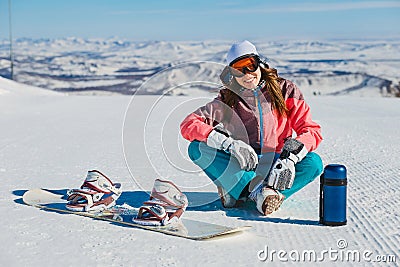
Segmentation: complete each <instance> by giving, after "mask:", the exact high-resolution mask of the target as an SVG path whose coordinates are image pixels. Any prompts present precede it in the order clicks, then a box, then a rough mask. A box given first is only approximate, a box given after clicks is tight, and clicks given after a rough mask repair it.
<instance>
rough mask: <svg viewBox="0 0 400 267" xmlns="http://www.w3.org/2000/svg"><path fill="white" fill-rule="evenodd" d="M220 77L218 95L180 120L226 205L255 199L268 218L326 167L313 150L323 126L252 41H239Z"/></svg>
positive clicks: (193, 155) (194, 155) (191, 148)
mask: <svg viewBox="0 0 400 267" xmlns="http://www.w3.org/2000/svg"><path fill="white" fill-rule="evenodd" d="M220 78H221V80H222V83H223V87H222V88H221V90H220V92H219V95H218V96H217V97H216V98H215V99H214V100H213V101H211V102H209V103H207V104H206V105H205V106H203V107H200V108H198V109H197V110H196V111H194V112H193V113H191V114H189V115H188V116H187V117H186V118H185V119H184V121H183V122H182V123H181V133H182V136H183V137H184V138H186V139H187V140H189V141H191V143H190V145H189V151H188V153H189V157H190V159H191V160H192V161H193V162H194V163H195V164H197V165H198V166H200V168H202V169H203V170H204V172H205V173H206V174H207V175H208V177H209V178H210V179H212V181H213V182H214V183H215V184H216V185H217V188H218V193H219V195H220V198H221V201H222V204H223V206H224V207H225V208H231V207H234V206H235V205H236V202H237V200H239V199H241V198H246V199H247V198H250V199H251V200H253V201H255V202H256V204H257V209H258V210H259V211H260V212H261V213H262V214H264V215H268V214H270V213H272V212H273V211H275V210H277V209H278V208H279V207H280V205H281V204H282V202H283V200H284V199H287V198H288V197H289V196H291V195H292V194H293V193H295V192H297V191H299V190H300V189H301V188H303V187H304V186H306V185H307V184H308V183H310V182H311V181H313V180H314V179H315V178H316V177H317V176H318V175H319V174H320V173H321V172H322V169H323V165H322V161H321V158H320V157H319V156H318V155H317V154H316V153H313V152H312V151H314V150H315V149H316V148H317V147H318V145H319V144H320V142H321V141H322V136H321V128H320V126H319V125H318V124H317V123H315V122H314V121H312V119H311V113H310V108H309V106H308V105H307V103H306V102H305V100H304V98H303V95H302V93H301V92H300V90H299V89H298V88H297V87H296V85H295V84H293V83H292V82H291V81H289V80H286V79H284V78H282V77H279V76H278V74H277V71H276V69H273V68H270V67H269V66H268V64H266V63H265V62H264V61H262V60H261V59H260V57H259V54H258V52H257V50H256V47H255V46H254V45H253V44H252V43H250V42H249V41H243V42H240V43H235V44H233V45H232V47H231V48H230V50H229V51H228V54H227V66H226V67H225V69H224V70H223V72H222V74H221V75H220ZM294 133H295V135H294Z"/></svg>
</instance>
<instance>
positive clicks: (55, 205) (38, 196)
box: [22, 188, 250, 240]
mask: <svg viewBox="0 0 400 267" xmlns="http://www.w3.org/2000/svg"><path fill="white" fill-rule="evenodd" d="M65 191H66V190H50V189H40V188H37V189H31V190H28V191H26V192H25V193H24V195H23V196H22V200H23V202H24V203H25V204H27V205H29V206H33V207H36V208H40V209H43V210H48V211H54V212H59V213H65V214H74V215H79V216H84V217H89V218H92V219H97V220H104V221H108V222H112V223H115V224H119V225H124V226H129V227H134V228H141V229H144V230H150V231H154V232H159V233H163V234H167V235H172V236H177V237H182V238H186V239H192V240H207V239H211V238H216V237H225V236H229V235H232V234H236V233H240V232H242V231H244V230H246V229H248V228H250V226H242V227H227V226H223V225H218V224H213V223H207V222H202V221H197V220H192V219H186V218H181V219H180V222H178V223H173V224H170V225H166V226H146V225H140V224H136V223H133V222H132V219H133V218H134V217H135V216H136V215H137V213H138V211H139V208H134V207H131V206H130V205H128V204H126V203H124V204H122V205H118V203H117V205H115V206H114V207H112V208H110V209H107V210H104V211H100V212H75V211H70V210H68V209H66V207H65V204H66V203H67V200H66V196H65V193H63V192H65Z"/></svg>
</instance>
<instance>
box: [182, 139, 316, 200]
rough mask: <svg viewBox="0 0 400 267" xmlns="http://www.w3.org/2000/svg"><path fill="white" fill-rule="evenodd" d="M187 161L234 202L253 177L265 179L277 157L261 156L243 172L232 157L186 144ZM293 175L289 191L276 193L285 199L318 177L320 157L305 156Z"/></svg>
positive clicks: (203, 147)
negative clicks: (187, 146) (226, 193)
mask: <svg viewBox="0 0 400 267" xmlns="http://www.w3.org/2000/svg"><path fill="white" fill-rule="evenodd" d="M188 153H189V157H190V159H191V160H192V161H193V162H194V163H195V164H196V165H198V166H199V167H200V168H201V169H202V170H203V171H204V172H205V173H206V174H207V176H208V177H209V178H210V179H211V180H212V181H213V182H214V183H215V184H216V185H217V186H221V187H223V188H224V189H225V190H226V191H227V192H229V194H230V195H231V196H232V197H234V198H235V199H239V196H240V195H241V193H242V191H243V189H244V188H245V187H246V186H247V184H248V183H249V182H250V181H251V180H252V179H253V178H255V177H256V176H262V177H266V176H267V175H268V173H269V171H270V168H271V166H272V164H273V163H274V162H275V160H276V159H277V158H278V157H279V154H277V153H266V154H263V155H262V156H261V157H260V159H259V163H258V167H257V169H256V170H254V171H245V170H242V169H241V168H240V165H239V162H238V161H237V160H236V158H235V157H233V156H231V154H230V153H227V152H225V151H222V150H217V149H215V148H211V147H209V146H207V145H206V144H205V143H204V142H199V141H193V142H191V143H190V144H189V148H188ZM295 168H296V174H295V179H294V182H293V185H292V187H291V188H290V189H286V190H282V191H280V192H281V193H282V194H283V195H284V196H285V199H287V198H288V197H290V196H291V195H293V194H294V193H296V192H297V191H299V190H300V189H302V188H303V187H304V186H306V185H307V184H309V183H310V182H312V181H313V180H314V179H315V178H316V177H318V176H319V175H320V174H321V173H322V170H323V165H322V160H321V158H320V156H319V155H318V154H316V153H314V152H309V153H308V154H307V155H306V157H305V158H304V159H303V160H302V161H300V162H298V163H297V164H296V166H295Z"/></svg>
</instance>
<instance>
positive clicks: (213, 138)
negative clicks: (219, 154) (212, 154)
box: [207, 130, 258, 171]
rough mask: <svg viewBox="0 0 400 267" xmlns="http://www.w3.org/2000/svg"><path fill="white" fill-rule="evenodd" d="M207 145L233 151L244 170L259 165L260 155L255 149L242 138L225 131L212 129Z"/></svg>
mask: <svg viewBox="0 0 400 267" xmlns="http://www.w3.org/2000/svg"><path fill="white" fill-rule="evenodd" d="M207 145H208V146H210V147H213V148H216V149H220V150H225V151H227V152H229V153H231V154H232V155H233V156H234V157H235V158H236V159H237V160H238V162H239V165H240V168H241V169H242V170H245V171H250V170H253V169H255V168H256V167H257V164H258V156H257V153H256V152H255V151H254V149H253V148H252V147H251V146H250V145H248V144H246V143H245V142H243V141H242V140H235V139H233V138H232V137H230V136H229V135H228V134H226V133H225V132H221V131H219V130H217V131H216V130H212V131H211V132H210V134H209V135H208V137H207Z"/></svg>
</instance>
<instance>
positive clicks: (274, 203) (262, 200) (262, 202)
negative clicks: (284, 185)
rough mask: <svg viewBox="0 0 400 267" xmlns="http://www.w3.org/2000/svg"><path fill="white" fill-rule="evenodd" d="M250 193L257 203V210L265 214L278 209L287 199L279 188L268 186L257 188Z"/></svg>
mask: <svg viewBox="0 0 400 267" xmlns="http://www.w3.org/2000/svg"><path fill="white" fill-rule="evenodd" d="M250 195H251V198H252V199H253V200H254V201H255V202H256V204H257V210H258V211H259V212H260V213H261V214H263V215H269V214H271V213H272V212H274V211H276V210H278V209H279V207H280V206H281V204H282V202H283V200H284V199H285V197H284V195H282V194H281V193H280V192H279V191H278V190H275V189H273V188H271V187H267V186H260V187H258V188H256V189H255V191H253V192H252V193H251V194H250Z"/></svg>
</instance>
